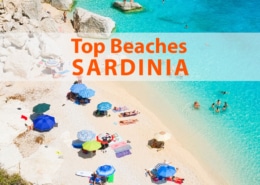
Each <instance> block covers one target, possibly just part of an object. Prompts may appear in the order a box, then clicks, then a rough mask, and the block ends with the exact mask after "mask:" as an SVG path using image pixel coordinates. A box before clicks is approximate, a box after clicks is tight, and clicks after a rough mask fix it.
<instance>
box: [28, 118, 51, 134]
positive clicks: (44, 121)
mask: <svg viewBox="0 0 260 185" xmlns="http://www.w3.org/2000/svg"><path fill="white" fill-rule="evenodd" d="M54 125H55V118H54V117H52V116H49V115H41V116H38V117H37V118H36V119H35V120H33V128H34V129H35V130H37V131H39V132H45V131H49V130H51V129H52V128H53V127H54Z"/></svg>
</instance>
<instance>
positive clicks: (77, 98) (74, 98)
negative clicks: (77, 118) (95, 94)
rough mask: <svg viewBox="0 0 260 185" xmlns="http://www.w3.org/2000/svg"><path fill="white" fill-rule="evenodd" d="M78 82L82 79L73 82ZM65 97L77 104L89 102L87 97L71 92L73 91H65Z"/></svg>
mask: <svg viewBox="0 0 260 185" xmlns="http://www.w3.org/2000/svg"><path fill="white" fill-rule="evenodd" d="M78 83H82V81H81V80H77V81H75V82H74V84H78ZM67 99H68V100H70V101H72V102H74V103H76V104H78V105H86V104H88V103H90V99H89V98H82V97H81V96H79V95H78V94H77V93H73V92H68V93H67Z"/></svg>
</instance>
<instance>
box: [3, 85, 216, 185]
mask: <svg viewBox="0 0 260 185" xmlns="http://www.w3.org/2000/svg"><path fill="white" fill-rule="evenodd" d="M40 83H41V85H40V86H39V82H30V83H28V82H16V83H14V84H13V85H12V86H10V87H8V88H5V89H4V90H3V91H2V96H1V113H3V114H2V115H4V116H1V132H2V133H1V141H2V142H1V151H0V153H1V163H2V164H3V167H5V168H6V169H8V170H9V171H10V172H20V174H21V175H22V176H23V177H24V178H26V179H27V180H29V181H31V182H34V183H36V184H37V183H38V184H46V183H51V184H85V183H87V182H88V178H85V177H79V176H76V175H75V172H76V171H78V170H85V171H95V170H96V169H97V167H98V166H100V165H103V164H110V165H113V166H114V167H115V169H116V173H115V182H114V184H129V185H130V184H153V183H152V182H151V180H150V178H149V176H146V175H145V169H151V168H153V167H154V166H155V165H156V164H158V163H162V162H163V161H164V160H166V161H168V162H171V164H172V165H173V166H175V167H178V168H179V171H178V172H177V174H176V176H180V177H183V178H185V183H184V184H214V180H213V179H211V177H210V176H209V174H208V173H207V172H206V171H205V170H204V169H203V168H202V167H201V166H200V164H199V163H198V162H197V161H196V159H194V158H193V157H192V156H191V155H190V154H189V152H188V151H186V150H185V148H183V147H182V146H181V143H179V142H177V141H176V140H175V139H174V137H172V138H171V139H170V140H168V141H166V143H165V149H163V150H161V151H159V152H157V151H156V149H151V148H149V147H148V146H147V143H148V140H150V139H152V138H153V136H154V134H155V133H156V132H158V131H168V128H166V127H165V126H164V125H163V123H162V122H161V121H160V119H159V118H158V117H155V116H154V114H153V113H152V112H150V111H149V109H148V108H146V107H144V106H143V105H142V102H141V101H139V100H138V99H136V98H135V97H132V96H131V93H130V92H127V91H125V90H124V89H122V88H120V86H118V84H115V83H113V82H106V83H102V82H99V83H94V82H86V81H84V80H83V83H85V84H86V85H87V86H88V87H90V88H92V89H95V91H96V95H95V96H94V97H93V98H92V99H91V103H89V104H87V105H86V106H81V105H77V104H75V103H73V102H71V101H69V100H66V93H67V92H68V91H69V88H70V86H71V85H72V83H73V82H40ZM2 85H4V83H2ZM17 93H18V94H21V95H22V96H24V97H25V101H24V102H21V101H19V100H12V99H11V100H9V101H8V102H7V103H5V100H6V97H8V96H10V95H14V94H17ZM142 96H145V94H141V95H140V99H141V97H142ZM126 97H127V98H126ZM102 101H109V102H111V103H112V104H113V105H115V106H127V107H128V108H129V109H130V110H138V111H140V112H141V113H140V114H139V115H137V116H136V118H137V119H138V120H139V121H138V122H137V123H135V124H131V125H124V126H120V125H119V121H120V120H122V118H121V119H120V118H119V117H118V113H114V112H112V111H110V112H109V114H110V115H111V116H110V117H102V118H97V117H95V116H93V111H95V110H96V106H97V104H98V103H100V102H102ZM38 103H49V104H51V108H50V110H49V111H48V112H46V114H48V115H51V116H54V117H55V120H56V122H57V123H58V127H57V128H56V127H55V128H54V129H52V130H51V131H50V132H46V133H40V135H44V142H43V143H42V144H41V145H40V144H36V146H35V144H34V147H36V148H34V147H32V146H30V145H28V144H29V143H28V142H27V143H26V142H25V143H23V144H25V145H28V146H27V147H23V148H21V149H20V150H26V151H27V152H28V153H29V154H28V155H27V156H25V157H23V156H22V154H21V153H22V151H20V150H19V149H18V148H17V146H16V145H15V144H14V143H13V140H14V139H15V138H16V137H17V136H18V135H19V134H20V133H22V132H25V131H26V127H25V125H24V124H25V123H27V124H30V122H31V121H29V120H27V121H25V120H23V119H21V115H25V116H27V117H30V115H31V114H32V108H33V106H35V105H37V104H38ZM17 108H20V109H21V110H18V109H17ZM176 118H178V116H177V115H176ZM176 121H177V119H176ZM82 129H88V130H92V131H94V132H95V133H96V134H100V133H106V132H108V133H111V134H112V133H117V134H118V135H120V136H121V137H122V139H123V140H125V141H126V140H129V141H130V142H131V143H130V145H131V147H132V149H131V152H132V154H131V155H128V156H125V157H122V158H116V156H115V153H114V151H113V150H112V149H111V148H108V149H107V152H106V153H102V152H101V151H97V154H96V156H94V157H93V158H86V157H85V156H84V154H82V153H81V152H80V150H79V149H75V148H73V147H72V145H71V143H72V141H73V140H76V139H77V132H78V131H80V130H82ZM29 132H31V133H35V132H37V131H29ZM30 152H32V153H30ZM10 153H12V155H8V154H10ZM168 183H170V182H168Z"/></svg>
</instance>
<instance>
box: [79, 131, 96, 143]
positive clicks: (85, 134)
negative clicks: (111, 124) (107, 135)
mask: <svg viewBox="0 0 260 185" xmlns="http://www.w3.org/2000/svg"><path fill="white" fill-rule="evenodd" d="M77 136H78V139H79V140H80V141H84V142H85V141H90V140H92V139H94V138H95V136H96V134H95V133H94V132H92V131H91V130H81V131H79V132H78V133H77Z"/></svg>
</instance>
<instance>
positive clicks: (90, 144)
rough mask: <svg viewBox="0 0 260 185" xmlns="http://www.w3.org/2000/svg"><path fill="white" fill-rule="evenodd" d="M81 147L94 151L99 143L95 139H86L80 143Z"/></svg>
mask: <svg viewBox="0 0 260 185" xmlns="http://www.w3.org/2000/svg"><path fill="white" fill-rule="evenodd" d="M82 148H83V149H84V150H87V151H95V150H98V149H100V148H101V143H100V142H98V141H96V140H92V141H87V142H85V143H83V144H82Z"/></svg>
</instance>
